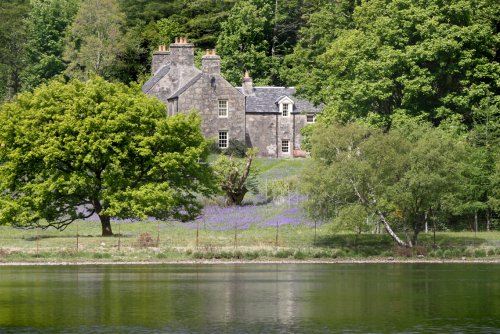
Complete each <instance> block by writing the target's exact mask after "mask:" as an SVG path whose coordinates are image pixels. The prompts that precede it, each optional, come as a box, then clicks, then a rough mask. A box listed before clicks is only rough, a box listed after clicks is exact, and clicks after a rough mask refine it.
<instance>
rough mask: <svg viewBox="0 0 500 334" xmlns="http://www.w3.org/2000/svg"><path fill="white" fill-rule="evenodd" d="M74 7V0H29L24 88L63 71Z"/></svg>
mask: <svg viewBox="0 0 500 334" xmlns="http://www.w3.org/2000/svg"><path fill="white" fill-rule="evenodd" d="M77 10H78V1H77V0H69V1H68V0H32V1H31V10H30V12H29V16H28V19H27V20H26V25H27V30H28V32H27V45H28V47H27V49H26V53H27V60H26V67H25V68H24V71H23V89H25V90H26V89H33V88H35V87H37V86H38V85H40V84H41V83H44V82H47V80H48V79H50V78H52V77H53V76H55V75H57V74H60V73H62V72H64V70H65V69H66V64H65V63H64V61H63V53H64V38H65V34H66V30H67V28H68V27H69V26H70V25H71V23H72V22H73V18H74V16H75V14H76V12H77Z"/></svg>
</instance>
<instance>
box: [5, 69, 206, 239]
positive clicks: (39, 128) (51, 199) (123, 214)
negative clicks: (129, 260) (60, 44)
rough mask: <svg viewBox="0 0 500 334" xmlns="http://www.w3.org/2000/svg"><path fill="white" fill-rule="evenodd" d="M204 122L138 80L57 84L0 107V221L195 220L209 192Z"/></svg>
mask: <svg viewBox="0 0 500 334" xmlns="http://www.w3.org/2000/svg"><path fill="white" fill-rule="evenodd" d="M206 155H207V142H206V141H205V139H204V138H203V135H202V133H201V130H200V119H199V117H198V116H197V115H196V114H194V113H192V114H190V115H181V114H179V115H176V116H173V117H169V118H167V117H166V113H165V106H164V105H163V104H162V103H161V102H159V101H158V100H156V99H154V98H152V97H148V96H146V95H144V94H142V93H141V92H139V88H138V87H132V88H130V87H127V86H125V85H123V84H118V83H108V82H106V81H104V80H103V79H101V78H98V77H94V78H93V79H92V80H90V81H88V82H80V81H77V80H74V81H71V82H70V83H68V84H64V83H62V82H59V81H54V82H51V83H50V84H48V85H42V86H41V87H39V88H37V89H36V90H35V91H34V92H33V93H24V94H20V95H19V96H18V97H17V98H16V99H15V100H14V101H13V102H12V103H9V104H5V105H3V106H2V107H1V109H0V224H11V225H21V226H42V227H47V226H54V227H56V228H64V227H66V226H67V225H68V224H70V223H72V222H73V221H75V220H76V219H81V218H85V217H88V216H90V215H92V214H94V213H95V214H97V215H98V216H99V218H100V221H101V224H102V234H103V235H111V234H112V229H111V225H110V219H111V218H120V219H123V218H135V219H144V218H146V217H148V216H152V217H157V218H164V219H165V218H175V219H191V218H193V217H195V216H196V215H197V214H198V213H199V210H200V205H199V203H198V201H197V196H198V195H200V194H202V195H209V194H211V193H212V191H213V190H214V185H213V178H212V173H211V170H210V168H209V167H207V165H206V164H203V161H204V159H205V158H206Z"/></svg>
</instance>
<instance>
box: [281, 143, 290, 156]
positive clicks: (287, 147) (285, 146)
mask: <svg viewBox="0 0 500 334" xmlns="http://www.w3.org/2000/svg"><path fill="white" fill-rule="evenodd" d="M281 153H290V141H289V140H282V141H281Z"/></svg>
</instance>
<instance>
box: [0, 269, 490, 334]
mask: <svg viewBox="0 0 500 334" xmlns="http://www.w3.org/2000/svg"><path fill="white" fill-rule="evenodd" d="M0 333H500V265H499V264H210V265H206V264H199V265H196V264H179V265H177V264H175V265H84V266H3V267H0Z"/></svg>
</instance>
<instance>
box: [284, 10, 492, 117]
mask: <svg viewBox="0 0 500 334" xmlns="http://www.w3.org/2000/svg"><path fill="white" fill-rule="evenodd" d="M499 13H500V5H498V2H496V1H490V0H478V1H472V2H471V1H465V0H463V1H444V2H443V1H438V0H425V1H413V0H391V1H389V0H375V1H366V2H363V3H361V4H360V5H358V6H356V7H355V8H354V11H353V15H352V22H351V23H349V24H346V23H343V22H342V21H340V22H338V23H336V24H335V28H336V29H333V32H332V33H331V36H332V39H331V40H328V37H322V39H320V41H321V40H325V39H326V41H325V42H326V43H327V46H326V49H325V51H324V52H323V53H322V54H321V55H318V56H317V57H315V58H314V60H315V61H314V62H313V63H312V67H309V69H310V70H311V72H312V73H317V74H318V75H317V76H315V77H314V76H313V79H312V80H308V79H306V80H304V82H301V79H302V77H300V76H296V80H295V82H296V83H297V85H298V86H299V88H301V89H302V90H303V91H304V92H307V93H308V94H309V95H310V96H312V97H313V98H314V100H315V101H318V102H324V103H325V104H326V110H325V113H324V117H325V118H329V119H332V120H340V121H344V122H345V121H349V120H353V119H360V118H366V119H368V120H369V121H370V122H371V123H373V124H379V125H382V126H385V127H388V126H390V124H391V121H392V117H393V115H397V114H403V115H408V116H412V117H418V118H421V119H424V120H426V121H431V122H433V123H434V124H440V123H441V122H443V121H444V122H462V123H464V124H466V125H467V126H471V125H472V119H473V108H474V107H475V106H478V105H480V104H481V103H482V101H484V100H485V99H491V97H492V96H495V95H497V94H498V92H499V90H500V87H499V82H500V80H499V79H500V63H499V62H498V50H499V39H498V17H499ZM312 18H314V16H312ZM327 22H328V21H327ZM332 23H333V22H332ZM324 25H325V24H323V25H320V27H321V26H324ZM311 30H313V29H312V28H309V29H308V30H307V34H305V35H304V36H303V38H310V37H309V35H310V34H311ZM320 31H321V30H320ZM327 36H328V35H327ZM321 44H323V43H321ZM299 45H300V47H298V48H297V49H296V52H297V53H298V56H300V54H303V53H304V51H303V50H304V47H303V45H304V42H301V43H299ZM320 50H321V49H320ZM311 52H314V51H311ZM308 58H310V57H309V56H308V55H307V54H306V57H305V59H308ZM294 59H295V63H298V64H299V65H300V64H302V66H301V67H300V68H301V71H302V72H305V70H307V66H304V65H303V60H301V58H300V57H297V56H296V57H295V58H294ZM292 60H293V59H292ZM292 63H293V62H292ZM304 67H306V68H304Z"/></svg>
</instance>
